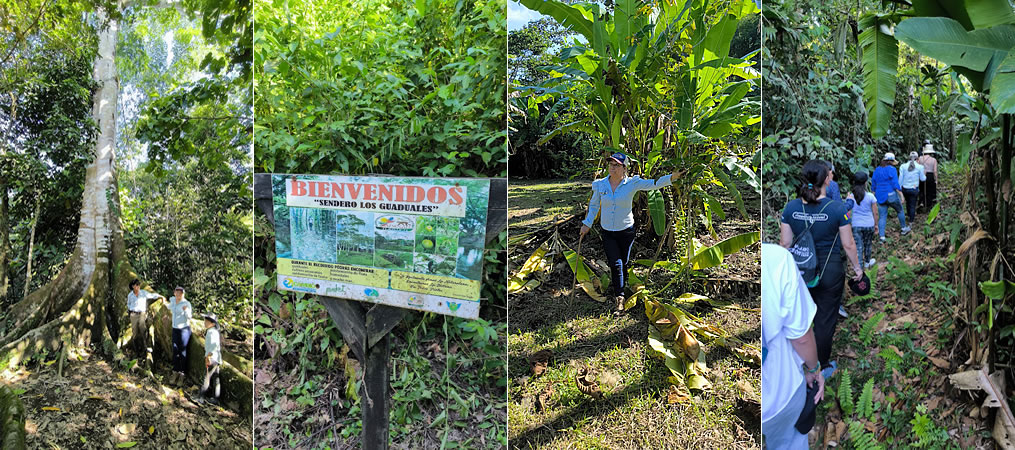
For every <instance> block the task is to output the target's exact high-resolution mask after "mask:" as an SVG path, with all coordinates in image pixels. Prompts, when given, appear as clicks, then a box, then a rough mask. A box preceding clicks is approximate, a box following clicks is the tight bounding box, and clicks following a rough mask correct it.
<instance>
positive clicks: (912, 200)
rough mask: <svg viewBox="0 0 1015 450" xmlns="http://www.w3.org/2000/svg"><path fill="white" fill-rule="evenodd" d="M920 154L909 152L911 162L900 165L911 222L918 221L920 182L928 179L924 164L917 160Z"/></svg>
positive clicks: (907, 212)
mask: <svg viewBox="0 0 1015 450" xmlns="http://www.w3.org/2000/svg"><path fill="white" fill-rule="evenodd" d="M918 157H919V154H917V153H916V152H909V162H908V163H906V164H903V165H902V166H901V167H899V184H900V185H902V196H903V197H906V218H907V219H908V220H909V223H913V222H915V221H916V204H917V201H918V200H919V196H920V182H921V181H924V180H926V179H927V177H926V175H925V174H924V170H923V165H921V164H919V163H917V162H916V159H917V158H918Z"/></svg>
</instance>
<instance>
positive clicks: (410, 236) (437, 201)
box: [272, 175, 489, 318]
mask: <svg viewBox="0 0 1015 450" xmlns="http://www.w3.org/2000/svg"><path fill="white" fill-rule="evenodd" d="M272 192H273V202H274V212H275V220H276V226H277V233H276V254H277V257H278V261H279V272H278V273H279V275H278V277H279V280H278V282H279V288H280V289H285V290H291V291H296V292H307V293H316V294H321V295H329V296H335V297H342V298H349V299H354V300H361V301H369V302H374V303H382V304H386V305H390V306H396V307H403V308H411V309H417V310H422V311H431V312H436V313H441V314H449V315H454V316H460V317H469V318H474V317H477V316H478V313H479V290H480V280H481V278H482V273H483V259H482V250H483V246H484V243H485V232H486V208H487V204H488V198H489V180H486V179H426V178H411V177H359V176H325V175H273V176H272Z"/></svg>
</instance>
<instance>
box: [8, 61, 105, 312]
mask: <svg viewBox="0 0 1015 450" xmlns="http://www.w3.org/2000/svg"><path fill="white" fill-rule="evenodd" d="M28 51H29V52H38V54H36V55H33V57H37V58H39V60H37V61H36V62H35V63H34V64H32V66H31V70H32V75H31V78H30V79H29V81H28V82H26V83H23V84H19V85H18V87H17V88H16V89H14V90H12V91H11V94H12V95H13V96H14V98H15V100H14V101H12V102H11V103H10V104H9V105H7V106H8V108H0V123H3V124H4V125H3V127H4V128H6V129H7V130H8V131H7V133H5V136H4V137H5V139H9V140H7V141H6V142H5V143H4V144H3V146H4V149H3V150H0V173H2V174H4V176H3V181H4V183H6V189H5V190H4V192H3V194H4V195H9V198H10V203H9V205H10V209H9V223H10V230H11V234H10V241H9V242H10V246H11V250H12V251H11V256H12V259H11V263H10V266H9V268H8V269H9V272H8V275H9V276H10V278H11V286H10V287H11V289H10V291H9V292H8V296H7V300H8V301H10V302H13V301H16V300H20V299H21V298H22V297H23V296H24V295H25V294H26V293H27V292H30V291H31V290H33V289H34V288H37V287H39V286H40V285H41V284H43V283H45V282H47V281H49V279H51V278H52V276H53V275H55V274H56V271H58V270H59V269H60V267H61V266H62V265H63V262H64V259H65V258H66V256H67V255H68V254H69V252H70V250H71V249H73V246H74V241H75V239H76V238H77V234H76V231H77V225H78V223H77V215H76V214H73V213H69V212H72V211H75V210H77V208H78V207H79V206H80V204H81V191H82V189H81V180H82V179H83V178H84V169H85V165H87V163H88V161H89V160H90V158H89V156H90V150H91V146H92V142H93V140H94V138H95V125H94V122H93V121H92V118H91V103H92V101H91V100H92V99H91V89H92V85H93V81H92V78H91V58H90V57H89V56H88V55H87V53H85V54H73V53H71V54H67V53H64V52H62V51H60V50H59V49H54V48H52V47H49V48H45V47H43V48H34V49H28ZM43 59H44V60H45V62H43ZM8 133H9V134H8ZM36 207H38V214H36ZM35 223H41V224H44V225H43V226H41V227H36V229H35V233H36V235H35V240H34V243H35V246H36V247H35V249H34V250H35V251H36V252H37V253H36V254H35V259H34V260H33V268H32V271H33V273H34V278H33V279H32V286H28V287H27V288H26V286H24V283H25V281H26V270H27V263H28V260H27V256H28V247H29V244H30V240H31V233H32V226H33V224H35ZM0 245H2V244H0Z"/></svg>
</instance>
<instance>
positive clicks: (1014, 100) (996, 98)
mask: <svg viewBox="0 0 1015 450" xmlns="http://www.w3.org/2000/svg"><path fill="white" fill-rule="evenodd" d="M990 104H991V105H994V108H995V109H997V113H998V114H1015V51H1013V52H1009V53H1008V56H1007V57H1005V58H1004V61H1001V66H1000V67H998V68H997V73H996V74H995V75H994V79H993V81H991V82H990Z"/></svg>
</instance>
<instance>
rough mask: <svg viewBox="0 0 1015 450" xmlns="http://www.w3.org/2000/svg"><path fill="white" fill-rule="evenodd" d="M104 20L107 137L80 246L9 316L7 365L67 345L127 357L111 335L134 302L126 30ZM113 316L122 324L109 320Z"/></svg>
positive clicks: (89, 186) (98, 62) (94, 170)
mask: <svg viewBox="0 0 1015 450" xmlns="http://www.w3.org/2000/svg"><path fill="white" fill-rule="evenodd" d="M99 18H100V22H103V23H105V25H104V26H103V27H102V29H101V30H100V31H99V46H98V55H97V56H96V59H95V63H94V71H93V78H94V80H95V81H96V83H97V84H98V86H99V88H98V90H97V91H96V92H95V94H94V100H93V102H94V103H93V109H92V114H93V116H94V118H95V121H96V123H97V124H98V128H99V135H98V138H97V140H96V142H95V154H94V158H95V159H94V161H93V162H92V163H91V164H90V165H89V166H88V167H87V169H86V174H85V186H84V195H83V201H82V205H81V219H80V222H79V225H78V237H77V244H76V246H75V248H74V251H73V253H72V254H71V257H70V259H69V260H68V263H67V265H66V266H65V267H64V268H63V269H62V270H61V271H60V273H59V274H58V275H57V276H56V278H55V279H54V280H53V281H51V282H50V283H49V284H47V285H45V286H43V287H42V288H40V289H39V290H37V291H35V292H32V293H31V294H29V295H28V296H26V297H25V299H24V300H22V301H20V302H18V303H17V304H15V305H13V306H12V307H11V309H10V310H9V311H8V314H7V328H6V329H5V330H4V333H3V337H2V338H0V367H6V366H9V365H14V364H17V363H18V362H20V361H21V360H23V359H25V358H27V357H29V356H31V355H32V354H34V353H35V352H37V351H39V350H41V349H44V348H47V349H50V350H52V351H56V350H58V349H59V348H60V347H61V346H62V345H87V344H98V345H101V347H102V348H103V349H104V350H105V351H106V352H107V353H109V354H112V355H114V356H116V357H119V352H118V350H117V348H116V345H115V344H114V342H115V341H114V340H113V339H112V338H111V336H113V335H116V334H118V333H119V322H120V320H122V319H116V318H121V317H122V315H123V309H124V308H125V307H126V306H125V305H123V304H122V303H123V302H122V301H120V302H116V301H113V299H114V298H121V299H122V298H124V296H126V293H127V287H126V285H127V283H128V282H129V280H130V278H131V277H133V271H132V270H131V268H130V264H129V263H127V261H126V259H125V258H124V243H123V236H122V234H121V233H120V229H119V225H118V222H117V216H116V214H115V212H116V211H118V208H119V200H118V198H117V189H116V173H115V171H114V164H113V158H114V151H113V150H114V147H115V142H116V105H117V93H118V90H119V85H118V82H117V78H116V61H115V55H114V52H115V49H116V35H117V31H118V29H119V27H118V23H117V22H116V21H115V20H106V15H105V13H104V11H100V12H99ZM114 305H115V306H114ZM117 306H118V307H117ZM111 307H112V308H111ZM107 316H108V317H110V318H114V320H112V321H107ZM111 333H112V334H111Z"/></svg>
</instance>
